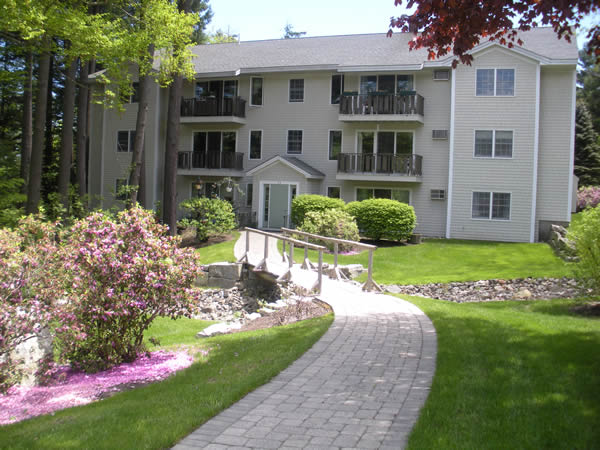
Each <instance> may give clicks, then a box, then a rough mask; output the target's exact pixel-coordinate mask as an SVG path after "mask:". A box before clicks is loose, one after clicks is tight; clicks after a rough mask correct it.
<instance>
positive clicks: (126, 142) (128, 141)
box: [117, 130, 135, 153]
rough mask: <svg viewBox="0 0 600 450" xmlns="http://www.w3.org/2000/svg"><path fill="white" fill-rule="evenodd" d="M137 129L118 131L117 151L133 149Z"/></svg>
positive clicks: (125, 151)
mask: <svg viewBox="0 0 600 450" xmlns="http://www.w3.org/2000/svg"><path fill="white" fill-rule="evenodd" d="M134 141H135V130H122V131H117V152H120V153H127V152H132V151H133V143H134Z"/></svg>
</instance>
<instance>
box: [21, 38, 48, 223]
mask: <svg viewBox="0 0 600 450" xmlns="http://www.w3.org/2000/svg"><path fill="white" fill-rule="evenodd" d="M49 46H50V42H49V39H48V38H47V37H46V38H44V46H43V47H44V48H46V49H47V48H48V47H49ZM50 59H51V55H50V51H48V50H45V51H44V52H43V53H42V54H41V55H40V63H39V73H38V86H37V94H36V101H35V117H34V122H33V140H32V146H31V162H30V165H29V183H28V184H27V204H26V206H25V212H26V213H27V214H35V213H37V212H38V208H39V205H40V188H41V187H42V159H43V157H44V137H45V134H44V129H45V124H46V107H47V106H48V87H49V83H48V80H49V76H50Z"/></svg>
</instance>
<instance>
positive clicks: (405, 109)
mask: <svg viewBox="0 0 600 450" xmlns="http://www.w3.org/2000/svg"><path fill="white" fill-rule="evenodd" d="M424 109H425V99H424V98H423V96H421V95H419V94H417V93H415V92H414V91H412V92H411V93H410V94H385V93H379V92H373V93H371V94H358V93H354V92H353V93H348V92H345V93H344V94H343V95H342V98H341V99H340V114H348V115H368V114H397V115H411V114H419V115H421V116H422V115H423V113H424Z"/></svg>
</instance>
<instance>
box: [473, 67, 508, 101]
mask: <svg viewBox="0 0 600 450" xmlns="http://www.w3.org/2000/svg"><path fill="white" fill-rule="evenodd" d="M498 69H500V70H510V69H512V70H514V72H515V80H514V84H513V94H512V95H497V94H496V92H497V90H498V83H497V81H498ZM478 70H493V71H494V95H477V71H478ZM516 93H517V68H516V67H477V68H476V69H475V97H480V98H486V97H487V98H496V97H498V98H511V97H516Z"/></svg>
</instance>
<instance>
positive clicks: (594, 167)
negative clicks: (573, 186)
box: [575, 102, 600, 186]
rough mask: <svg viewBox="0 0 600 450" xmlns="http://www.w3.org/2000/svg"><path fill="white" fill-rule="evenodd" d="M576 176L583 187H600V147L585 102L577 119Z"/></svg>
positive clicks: (580, 106)
mask: <svg viewBox="0 0 600 450" xmlns="http://www.w3.org/2000/svg"><path fill="white" fill-rule="evenodd" d="M575 175H577V176H578V177H579V184H580V185H581V186H593V185H600V146H599V145H598V135H597V134H596V132H595V131H594V127H593V124H592V116H591V114H590V112H589V111H588V109H587V106H586V105H585V103H583V102H579V103H578V104H577V112H576V118H575Z"/></svg>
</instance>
